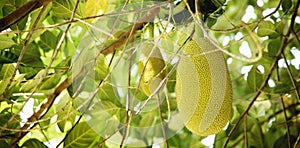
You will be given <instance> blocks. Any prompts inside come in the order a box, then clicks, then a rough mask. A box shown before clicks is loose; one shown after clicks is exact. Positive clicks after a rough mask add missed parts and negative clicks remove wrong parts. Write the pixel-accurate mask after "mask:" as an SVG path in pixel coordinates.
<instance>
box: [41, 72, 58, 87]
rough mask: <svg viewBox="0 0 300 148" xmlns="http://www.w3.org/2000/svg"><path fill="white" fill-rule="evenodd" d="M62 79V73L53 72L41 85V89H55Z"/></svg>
mask: <svg viewBox="0 0 300 148" xmlns="http://www.w3.org/2000/svg"><path fill="white" fill-rule="evenodd" d="M60 79H61V75H60V74H53V75H51V76H50V78H47V79H44V80H43V81H44V82H43V84H42V85H41V87H40V89H42V90H47V89H53V88H55V86H56V85H57V84H58V83H59V81H60Z"/></svg>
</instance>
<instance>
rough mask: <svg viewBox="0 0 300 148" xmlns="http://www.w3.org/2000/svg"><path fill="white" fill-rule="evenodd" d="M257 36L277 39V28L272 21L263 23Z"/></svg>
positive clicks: (259, 26)
mask: <svg viewBox="0 0 300 148" xmlns="http://www.w3.org/2000/svg"><path fill="white" fill-rule="evenodd" d="M257 35H258V36H260V37H265V36H270V37H275V36H277V35H278V33H277V32H276V26H275V25H274V24H273V23H272V22H271V21H263V22H261V23H260V24H259V25H258V29H257Z"/></svg>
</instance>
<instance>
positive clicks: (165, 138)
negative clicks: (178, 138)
mask: <svg viewBox="0 0 300 148" xmlns="http://www.w3.org/2000/svg"><path fill="white" fill-rule="evenodd" d="M157 105H158V113H159V119H160V124H161V130H162V132H163V136H164V141H165V144H166V148H169V143H168V136H167V132H166V128H165V122H164V118H163V116H162V109H161V102H160V97H159V94H157Z"/></svg>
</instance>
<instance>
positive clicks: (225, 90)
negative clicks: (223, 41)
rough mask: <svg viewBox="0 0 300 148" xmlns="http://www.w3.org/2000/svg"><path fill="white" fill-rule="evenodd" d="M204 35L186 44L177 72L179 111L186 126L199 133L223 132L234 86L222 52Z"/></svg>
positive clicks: (227, 118)
mask: <svg viewBox="0 0 300 148" xmlns="http://www.w3.org/2000/svg"><path fill="white" fill-rule="evenodd" d="M216 49H217V48H216V47H215V46H214V45H213V44H212V43H211V42H210V40H208V39H206V38H203V39H200V40H197V42H196V41H189V42H188V43H187V44H186V45H185V46H184V47H183V53H184V54H185V55H184V56H182V57H181V59H180V61H179V64H178V68H177V75H176V88H175V92H176V98H177V106H178V110H179V114H180V115H181V117H182V120H183V122H184V123H185V126H186V127H187V129H189V130H190V131H191V132H192V133H194V134H196V135H199V136H207V135H211V134H216V133H218V132H220V131H221V130H222V129H223V128H224V126H225V125H226V124H227V122H228V120H229V118H230V113H231V106H232V88H231V82H230V77H229V73H228V69H227V65H226V62H225V59H224V57H223V54H222V52H221V51H218V50H216Z"/></svg>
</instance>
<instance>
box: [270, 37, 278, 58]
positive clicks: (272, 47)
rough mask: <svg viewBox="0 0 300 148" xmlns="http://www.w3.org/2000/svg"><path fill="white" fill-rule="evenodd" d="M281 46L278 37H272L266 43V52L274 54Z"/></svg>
mask: <svg viewBox="0 0 300 148" xmlns="http://www.w3.org/2000/svg"><path fill="white" fill-rule="evenodd" d="M280 46H281V40H280V39H272V40H270V42H269V43H268V53H269V55H270V56H276V55H277V53H278V51H279V48H280Z"/></svg>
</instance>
